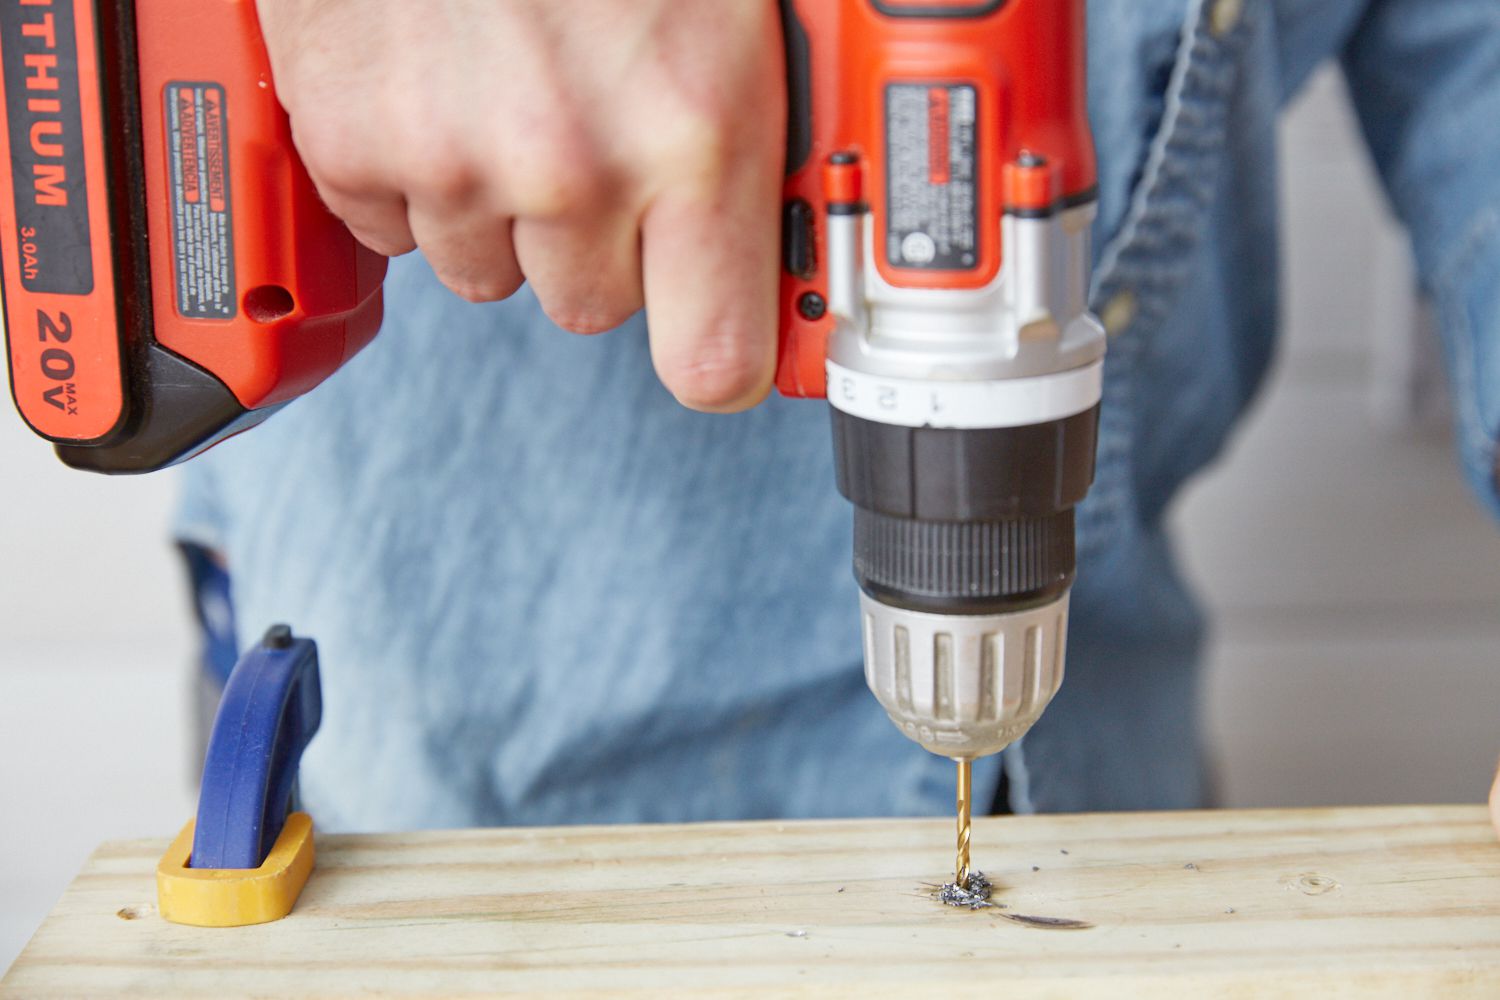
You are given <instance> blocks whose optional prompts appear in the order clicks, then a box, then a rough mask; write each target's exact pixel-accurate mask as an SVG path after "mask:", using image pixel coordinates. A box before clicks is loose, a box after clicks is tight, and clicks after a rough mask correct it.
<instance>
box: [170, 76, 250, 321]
mask: <svg viewBox="0 0 1500 1000" xmlns="http://www.w3.org/2000/svg"><path fill="white" fill-rule="evenodd" d="M165 100H166V120H167V158H168V164H169V168H170V169H169V174H170V177H169V183H170V185H171V189H172V190H171V193H172V266H173V274H174V276H175V278H176V283H177V311H178V312H179V313H181V314H182V315H183V316H186V317H189V318H191V319H231V318H233V317H234V315H235V312H236V306H235V301H236V298H237V296H236V294H235V273H234V209H233V206H232V205H231V204H230V197H229V178H230V173H229V120H228V117H227V115H226V102H225V100H224V88H223V87H221V86H219V85H218V84H216V83H181V82H174V83H169V84H167V86H166V91H165Z"/></svg>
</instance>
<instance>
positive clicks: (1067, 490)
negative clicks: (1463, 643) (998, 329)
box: [833, 406, 1099, 521]
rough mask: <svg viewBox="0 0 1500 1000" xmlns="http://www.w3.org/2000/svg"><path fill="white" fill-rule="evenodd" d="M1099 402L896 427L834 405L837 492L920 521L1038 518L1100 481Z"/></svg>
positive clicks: (857, 503) (1071, 502)
mask: <svg viewBox="0 0 1500 1000" xmlns="http://www.w3.org/2000/svg"><path fill="white" fill-rule="evenodd" d="M1098 432H1099V408H1098V407H1097V406H1096V407H1094V408H1093V409H1091V410H1088V411H1086V412H1084V413H1079V414H1076V415H1075V416H1071V417H1067V418H1065V419H1062V420H1053V421H1050V422H1048V423H1041V424H1031V425H1029V426H1026V427H1001V428H990V429H982V430H958V429H948V428H936V427H899V426H895V425H892V424H881V423H876V422H875V421H873V420H865V419H863V418H861V417H851V416H849V415H848V414H846V413H843V412H842V411H840V410H838V409H834V410H833V450H834V461H835V468H836V471H837V475H838V486H839V492H840V493H842V494H844V496H845V497H847V498H848V499H849V500H850V501H851V502H853V503H854V505H855V506H856V507H862V508H864V509H866V510H870V511H874V512H876V513H880V514H888V515H890V516H892V517H904V518H915V519H917V520H922V521H1004V520H1009V519H1013V518H1021V517H1040V516H1044V515H1047V514H1055V513H1057V512H1059V511H1062V510H1066V509H1068V508H1070V507H1073V506H1075V505H1077V504H1078V503H1079V502H1081V501H1082V500H1083V498H1084V496H1085V495H1086V494H1087V493H1088V490H1089V486H1090V485H1092V483H1093V481H1094V451H1095V442H1096V440H1097V438H1098Z"/></svg>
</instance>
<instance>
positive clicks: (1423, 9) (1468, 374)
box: [1343, 0, 1500, 518]
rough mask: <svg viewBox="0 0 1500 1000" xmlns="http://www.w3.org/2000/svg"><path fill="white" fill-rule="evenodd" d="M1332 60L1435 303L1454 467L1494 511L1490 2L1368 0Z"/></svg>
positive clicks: (1495, 243)
mask: <svg viewBox="0 0 1500 1000" xmlns="http://www.w3.org/2000/svg"><path fill="white" fill-rule="evenodd" d="M1343 63H1344V70H1345V73H1346V75H1347V77H1348V80H1349V86H1350V91H1351V93H1352V94H1353V97H1354V102H1355V106H1356V108H1357V110H1358V112H1359V116H1360V120H1361V123H1362V125H1363V128H1364V131H1365V135H1366V137H1367V139H1368V141H1369V144H1370V149H1371V152H1372V153H1373V154H1374V157H1375V162H1376V165H1377V166H1378V167H1379V169H1380V172H1381V175H1382V177H1383V179H1384V182H1385V185H1386V189H1387V191H1388V193H1389V194H1390V197H1391V200H1392V203H1393V204H1394V206H1395V209H1396V212H1397V214H1398V215H1399V216H1400V217H1401V219H1402V221H1403V222H1404V223H1405V224H1406V226H1407V228H1408V229H1409V230H1410V232H1411V237H1412V246H1413V249H1414V251H1415V254H1416V259H1417V266H1418V271H1419V274H1420V278H1421V281H1422V285H1423V287H1424V289H1425V291H1426V292H1427V293H1428V294H1429V295H1430V296H1431V297H1432V299H1433V301H1434V303H1435V305H1436V307H1437V313H1438V317H1439V320H1440V323H1441V327H1442V331H1443V339H1444V347H1445V354H1446V358H1447V363H1448V371H1449V376H1450V380H1451V384H1452V387H1453V399H1454V410H1455V414H1454V416H1455V425H1456V429H1457V437H1458V445H1459V450H1460V453H1461V455H1462V458H1463V462H1464V467H1465V471H1466V472H1467V474H1468V476H1469V479H1470V481H1471V482H1472V484H1473V486H1474V488H1475V490H1476V491H1477V492H1478V494H1479V496H1480V499H1481V500H1482V501H1483V502H1484V504H1485V505H1486V506H1487V507H1489V509H1490V510H1491V512H1492V513H1493V514H1494V515H1495V516H1496V517H1497V518H1500V461H1497V458H1500V449H1497V446H1496V440H1497V438H1500V4H1497V3H1496V2H1495V0H1445V2H1443V3H1432V2H1431V0H1371V2H1370V4H1369V7H1368V9H1367V11H1366V12H1365V15H1364V17H1363V19H1362V20H1361V22H1360V24H1359V26H1358V27H1357V29H1356V30H1355V32H1354V34H1353V35H1352V36H1351V38H1350V41H1349V43H1348V46H1347V48H1346V49H1345V51H1344V58H1343Z"/></svg>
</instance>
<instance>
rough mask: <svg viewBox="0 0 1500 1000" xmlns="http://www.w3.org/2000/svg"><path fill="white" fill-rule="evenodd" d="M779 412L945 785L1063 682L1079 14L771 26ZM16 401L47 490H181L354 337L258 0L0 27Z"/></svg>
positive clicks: (331, 237)
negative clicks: (777, 149) (845, 527)
mask: <svg viewBox="0 0 1500 1000" xmlns="http://www.w3.org/2000/svg"><path fill="white" fill-rule="evenodd" d="M782 10H783V15H784V22H785V25H786V33H785V34H786V51H787V69H788V74H787V75H788V85H789V96H790V109H791V114H790V130H789V132H790V134H789V139H788V147H787V148H788V169H787V180H786V191H785V220H784V224H785V248H784V249H785V261H784V263H785V269H784V270H785V273H784V275H783V278H782V324H781V326H782V329H781V358H780V367H779V371H778V377H777V384H778V387H779V388H780V390H781V391H782V392H783V393H785V394H787V395H791V396H805V397H822V396H825V395H826V396H827V398H828V400H829V402H830V403H831V406H832V410H831V412H832V420H833V442H834V453H835V465H836V469H837V477H838V488H839V490H840V491H841V492H842V493H843V495H844V496H845V497H847V498H848V499H849V500H850V501H851V502H852V503H853V504H854V511H855V516H854V573H855V576H856V578H857V580H858V582H859V585H860V590H861V598H860V603H861V607H860V615H861V622H862V632H863V637H864V653H865V673H866V678H867V680H868V681H869V685H870V688H871V690H872V691H873V692H874V693H875V696H876V697H877V698H878V699H879V701H880V703H881V705H882V706H883V707H884V708H885V710H886V711H887V712H888V713H889V714H890V716H891V718H892V720H893V721H894V722H895V723H896V725H897V726H898V727H900V729H901V731H902V732H904V733H905V734H906V735H907V736H909V737H910V738H912V739H913V740H915V741H917V742H918V743H920V744H921V745H922V746H924V747H926V748H927V749H928V750H931V751H932V752H933V753H937V754H941V755H943V756H946V757H951V758H953V759H955V760H958V761H959V762H960V780H959V791H960V795H959V800H960V827H961V830H960V845H961V850H960V859H959V878H958V882H959V883H960V884H961V885H962V884H964V883H965V882H966V878H967V811H968V794H967V787H968V781H967V774H968V771H967V765H968V763H969V762H970V761H972V760H973V759H974V758H976V757H980V756H984V755H986V754H993V753H996V752H998V751H1000V750H1001V749H1003V748H1004V747H1005V746H1006V745H1007V744H1009V743H1011V742H1012V741H1014V740H1015V739H1017V738H1019V737H1020V736H1021V735H1022V734H1023V733H1025V732H1026V730H1027V729H1028V728H1029V727H1030V726H1031V725H1032V724H1033V723H1034V722H1035V721H1036V719H1037V718H1038V716H1039V715H1040V714H1041V712H1042V710H1043V709H1044V708H1045V707H1046V705H1047V703H1048V702H1049V701H1050V699H1051V698H1052V696H1053V694H1054V693H1055V692H1056V691H1057V688H1058V685H1059V683H1060V682H1061V680H1062V673H1063V650H1064V640H1065V635H1066V627H1067V610H1068V593H1069V588H1070V585H1071V583H1072V580H1073V576H1074V570H1075V562H1074V543H1073V508H1074V507H1075V506H1076V505H1077V504H1078V503H1079V502H1080V501H1081V500H1082V499H1083V497H1084V495H1085V493H1086V492H1087V491H1088V488H1089V485H1090V483H1091V482H1092V479H1093V467H1094V450H1095V437H1096V429H1097V420H1098V404H1099V399H1100V393H1101V385H1102V378H1101V371H1102V358H1103V354H1104V334H1103V331H1102V329H1101V328H1100V326H1099V324H1098V322H1097V321H1096V320H1095V319H1094V318H1093V317H1092V316H1090V315H1089V313H1088V308H1087V301H1086V293H1087V289H1088V285H1089V266H1090V247H1089V239H1090V224H1091V222H1092V220H1093V216H1094V204H1095V173H1094V156H1093V147H1092V142H1091V139H1090V136H1089V130H1088V120H1087V114H1086V104H1085V65H1084V0H782ZM0 69H3V72H0V86H3V91H4V108H5V117H6V128H4V129H0V152H3V155H4V162H5V163H6V164H7V165H8V169H0V260H3V269H0V278H3V284H4V293H5V318H6V337H7V345H8V359H9V364H10V381H11V388H12V391H13V394H14V396H15V400H16V403H17V406H18V408H19V409H20V411H21V414H22V416H23V417H24V418H25V419H26V421H27V423H28V424H30V425H31V427H32V428H33V429H35V430H36V431H37V432H38V433H39V434H40V435H42V436H43V437H45V438H47V439H49V440H51V441H52V442H53V443H54V444H55V445H56V447H57V451H58V454H59V456H60V457H61V458H62V459H63V461H65V462H67V463H68V464H69V465H73V466H75V467H78V468H83V469H91V470H94V471H100V472H111V473H129V472H145V471H150V470H152V469H157V468H161V467H163V466H166V465H171V464H173V463H175V462H178V461H182V460H184V459H186V458H189V457H191V456H192V455H194V454H197V453H198V452H200V451H202V450H203V449H205V448H208V447H210V446H212V445H213V444H214V443H215V442H217V441H219V440H222V439H223V438H224V437H227V436H229V435H231V434H234V433H238V432H240V431H242V430H244V429H246V428H248V427H249V426H252V425H253V424H254V423H256V422H258V421H259V420H261V419H264V417H265V416H266V415H268V414H269V413H271V412H273V411H274V410H275V409H277V408H278V407H279V406H281V405H282V404H284V403H285V402H287V401H288V400H290V399H292V398H295V397H296V396H298V395H300V394H302V393H304V392H306V391H308V390H309V389H311V388H313V387H314V386H316V385H317V384H318V383H319V382H321V381H322V380H323V379H324V378H326V377H327V376H328V375H330V374H331V373H332V372H333V371H335V370H336V369H337V368H338V367H339V366H340V365H341V364H343V363H344V362H345V361H347V360H348V359H349V358H350V357H352V356H353V355H354V354H355V353H356V352H357V351H359V350H360V348H362V347H363V346H364V344H366V343H367V342H368V341H369V340H370V338H371V337H373V335H374V333H375V331H376V329H377V328H378V325H379V318H380V290H379V287H380V280H381V278H382V276H383V274H384V262H383V260H382V259H381V258H379V257H377V256H376V255H374V254H372V253H370V252H368V251H366V250H365V249H364V248H362V247H361V246H360V245H359V244H358V243H357V242H355V241H354V239H353V238H352V237H351V236H350V235H349V233H348V231H347V230H346V229H345V228H344V227H343V226H342V225H341V224H340V223H339V222H338V221H337V220H336V219H335V218H333V217H332V216H331V215H330V214H328V212H327V211H326V209H325V208H324V207H323V206H322V204H321V203H320V202H319V200H318V198H317V194H316V192H315V190H314V188H313V185H312V182H311V181H310V180H309V178H308V176H307V174H306V171H305V170H304V169H303V167H302V165H301V163H300V162H299V161H298V159H297V156H296V153H295V150H294V148H293V145H292V140H291V133H290V129H289V126H288V123H287V121H286V118H285V115H284V114H283V113H282V111H281V109H280V107H279V105H278V103H277V100H276V95H275V89H274V86H273V82H272V80H271V73H270V65H269V62H268V59H267V56H266V53H265V48H264V44H263V42H262V40H261V36H260V31H259V26H258V24H257V21H256V17H255V7H254V3H253V0H223V2H218V3H212V4H207V3H203V2H202V0H135V2H132V0H25V2H20V0H4V2H3V3H0Z"/></svg>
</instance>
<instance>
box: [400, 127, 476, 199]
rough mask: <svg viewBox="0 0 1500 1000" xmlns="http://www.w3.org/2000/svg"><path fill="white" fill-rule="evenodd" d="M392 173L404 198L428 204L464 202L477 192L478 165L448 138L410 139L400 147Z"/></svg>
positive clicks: (422, 137) (431, 136) (423, 137)
mask: <svg viewBox="0 0 1500 1000" xmlns="http://www.w3.org/2000/svg"><path fill="white" fill-rule="evenodd" d="M401 148H402V150H403V152H401V153H399V154H396V160H395V164H394V172H395V174H396V177H397V179H398V180H397V183H398V184H399V186H400V187H401V189H402V191H404V192H405V193H406V195H407V197H408V198H410V199H411V200H413V201H419V202H424V203H429V204H453V203H456V202H462V201H465V200H467V199H468V198H469V197H471V196H472V195H473V193H474V192H475V191H476V190H478V187H479V184H480V177H481V172H480V170H479V168H478V165H477V164H475V163H474V162H473V159H472V158H471V157H470V156H469V155H468V154H467V152H466V151H465V150H464V149H463V148H462V147H461V146H460V144H459V143H457V142H455V141H453V140H452V139H451V138H447V137H443V136H434V135H426V136H413V137H412V138H410V139H409V140H408V141H405V142H403V143H401Z"/></svg>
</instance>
